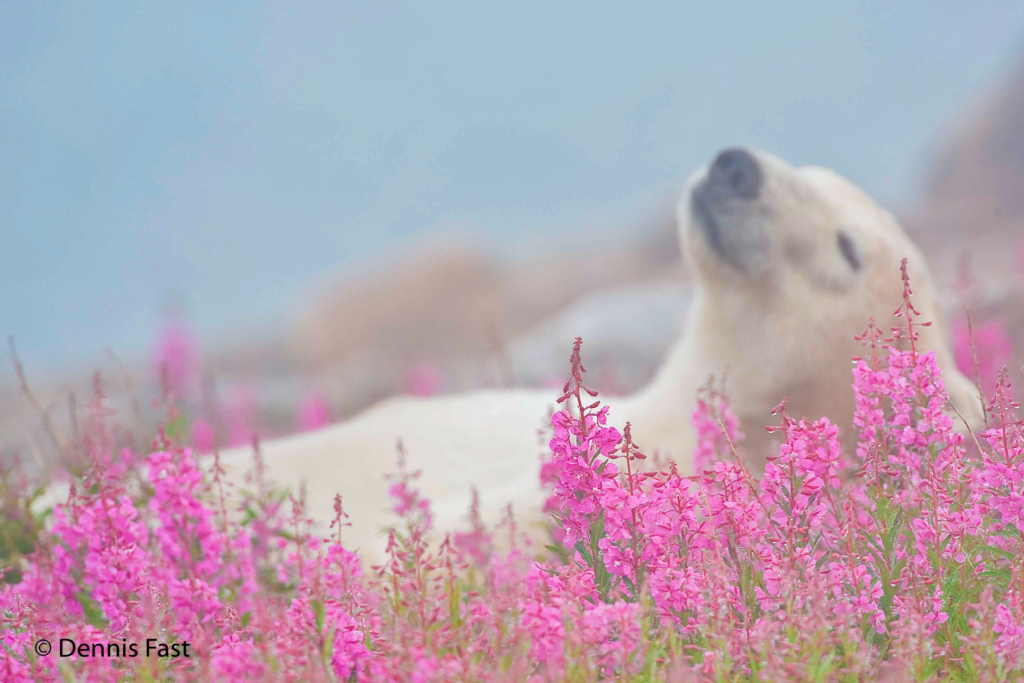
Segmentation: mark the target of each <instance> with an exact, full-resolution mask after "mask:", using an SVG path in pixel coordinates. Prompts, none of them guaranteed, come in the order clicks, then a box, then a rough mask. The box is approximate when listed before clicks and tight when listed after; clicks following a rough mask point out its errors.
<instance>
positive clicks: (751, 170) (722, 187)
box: [703, 147, 764, 201]
mask: <svg viewBox="0 0 1024 683" xmlns="http://www.w3.org/2000/svg"><path fill="white" fill-rule="evenodd" d="M763 184H764V173H763V172H762V171H761V165H760V164H759V163H757V159H755V158H754V155H753V154H751V153H750V152H748V151H747V150H745V149H743V148H741V147H731V148H729V149H723V150H722V151H721V152H719V153H718V156H717V157H715V161H714V163H713V164H711V168H709V169H708V176H707V179H706V180H705V182H704V183H703V185H704V189H703V192H704V193H706V194H709V195H712V196H710V197H708V198H707V199H709V200H712V201H713V200H716V199H717V200H719V201H720V200H723V199H757V196H758V195H759V194H760V193H761V186H762V185H763Z"/></svg>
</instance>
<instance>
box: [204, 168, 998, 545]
mask: <svg viewBox="0 0 1024 683" xmlns="http://www.w3.org/2000/svg"><path fill="white" fill-rule="evenodd" d="M678 227H679V238H680V240H681V243H682V246H683V252H684V254H685V258H686V260H687V262H688V263H689V266H690V268H691V270H692V273H693V275H694V277H695V280H696V292H695V294H694V298H693V300H692V302H691V304H690V308H689V310H688V312H687V315H686V318H685V320H686V322H685V329H684V334H683V336H682V339H681V340H680V341H679V342H678V343H677V344H676V345H675V347H674V348H673V350H672V351H671V352H670V353H669V354H668V357H667V358H666V360H665V362H664V364H663V366H662V367H661V369H660V370H659V372H658V373H657V374H656V376H655V378H654V379H653V381H652V382H651V383H650V384H649V386H647V388H645V389H644V390H642V391H641V392H639V393H638V394H636V395H633V396H628V397H618V398H616V397H604V396H602V399H604V400H605V403H606V404H608V405H610V406H611V418H612V422H613V423H614V424H617V425H619V426H621V425H622V424H624V423H625V421H626V420H629V421H630V422H632V425H633V429H632V433H633V435H634V438H635V440H636V441H637V442H638V443H639V444H640V445H641V446H642V447H643V448H644V450H645V451H646V452H648V453H650V452H652V451H655V450H657V451H659V452H660V453H661V454H663V455H664V456H667V457H670V458H672V459H673V460H674V461H675V462H676V463H677V464H678V466H679V468H680V470H681V471H689V470H692V467H693V463H692V452H693V448H694V445H695V435H694V432H693V429H692V427H691V422H690V413H691V410H692V406H693V404H694V399H695V396H696V393H697V390H698V388H699V387H700V386H702V385H703V384H705V383H706V382H707V380H708V378H709V376H713V375H715V376H722V375H725V376H727V377H728V387H729V393H730V397H731V400H732V406H733V409H734V411H735V412H736V413H737V415H738V416H739V417H740V419H741V421H742V422H743V424H744V425H745V426H746V433H747V435H748V438H747V442H746V452H747V453H749V454H750V457H751V459H752V461H753V462H754V464H755V466H756V465H757V464H758V462H759V461H761V462H763V455H764V453H765V449H766V448H767V447H768V445H769V441H768V440H769V439H770V438H771V437H770V436H768V435H767V434H766V433H765V431H764V430H763V429H761V428H760V427H761V426H762V425H765V424H768V423H769V422H770V421H771V420H772V418H771V416H770V412H771V410H772V408H773V407H774V406H775V405H776V404H777V403H778V402H779V400H780V399H781V398H782V397H783V396H787V397H788V406H789V411H790V413H791V414H793V415H806V416H808V417H818V416H822V415H825V416H828V417H829V418H831V419H832V420H833V421H835V422H836V423H838V424H839V425H840V426H841V427H844V428H845V430H846V432H847V433H849V431H850V425H851V421H852V415H853V395H852V391H851V389H850V384H851V373H850V368H851V361H850V359H851V357H852V356H855V355H858V354H860V353H862V352H863V349H862V347H861V346H860V345H859V344H858V342H857V341H856V340H855V339H854V336H855V335H858V334H860V333H862V332H863V331H864V329H865V327H866V324H867V321H868V319H869V318H872V317H873V318H875V320H876V321H877V322H878V325H879V326H880V327H881V328H882V329H883V330H885V329H887V326H888V325H890V324H891V325H895V324H898V323H897V322H896V321H895V320H893V310H894V309H895V308H896V306H897V305H898V303H899V302H900V301H901V297H902V282H901V279H900V262H901V259H903V258H904V257H906V258H908V259H909V264H910V277H911V282H912V284H913V287H914V291H915V298H914V305H915V307H916V308H917V309H918V310H919V311H921V312H922V314H923V316H924V319H928V320H931V321H933V325H932V326H931V327H927V328H922V329H921V337H920V341H919V347H920V348H923V349H926V350H934V351H935V352H936V353H937V355H938V361H939V364H940V366H941V367H942V368H943V370H944V372H945V378H946V385H947V388H948V390H949V392H950V396H951V402H952V403H953V404H954V405H955V406H956V407H957V408H958V409H959V411H960V412H961V413H963V414H965V415H969V416H971V418H970V419H976V418H977V417H978V416H980V402H979V398H978V396H977V392H976V391H975V389H974V387H973V386H972V384H971V383H970V382H969V381H968V380H967V379H966V378H965V377H963V376H962V375H961V374H960V373H958V372H957V371H956V370H955V368H954V365H953V362H952V357H951V353H950V350H949V347H948V345H947V341H946V336H945V335H946V333H945V325H944V324H943V321H942V314H941V311H940V306H939V302H938V300H937V297H936V293H935V291H934V287H933V284H932V281H931V277H930V275H929V273H928V270H927V267H926V265H925V261H924V257H923V256H922V255H921V253H920V252H919V251H918V249H917V247H916V246H915V245H914V244H913V243H912V242H911V241H910V239H909V238H908V237H907V236H906V234H905V233H904V232H903V230H902V229H901V227H900V226H899V224H898V223H897V221H896V220H895V219H894V218H893V216H892V215H890V214H889V213H888V212H886V211H885V210H883V209H881V208H880V207H878V206H877V205H876V204H875V203H874V202H873V201H872V200H871V199H870V198H869V197H868V196H867V195H866V194H865V193H864V192H862V191H861V190H859V189H858V188H856V187H855V186H853V185H852V184H851V183H849V182H848V181H846V180H844V179H843V178H842V177H840V176H839V175H837V174H835V173H833V172H831V171H829V170H827V169H824V168H820V167H813V166H808V167H802V168H794V167H792V166H790V165H789V164H787V163H786V162H784V161H783V160H781V159H779V158H777V157H775V156H772V155H771V154H767V153H765V152H762V151H756V150H752V149H742V148H732V149H726V150H724V151H722V152H721V153H720V154H718V155H717V157H716V158H715V159H714V160H713V162H712V163H711V164H709V165H708V166H707V167H705V168H702V169H700V170H699V171H697V172H696V173H695V174H694V175H693V176H692V177H691V178H690V180H689V181H688V183H687V185H686V188H685V190H684V191H683V194H682V198H681V201H680V203H679V208H678ZM571 342H572V340H571V339H566V351H567V352H568V350H569V347H570V344H571ZM585 350H586V346H585V345H584V358H585ZM567 369H568V368H567ZM555 398H556V397H555V396H554V395H553V392H551V391H531V390H496V391H480V392H475V393H470V394H465V395H455V396H440V397H434V398H426V399H423V398H408V397H404V398H393V399H390V400H387V401H384V402H382V403H380V404H378V405H376V406H374V407H371V408H370V409H368V410H366V411H365V412H363V413H361V414H359V415H357V416H356V417H354V418H352V419H351V420H349V421H347V422H344V423H342V424H337V425H334V426H331V427H327V428H324V429H321V430H319V431H315V432H309V433H305V434H300V435H297V436H293V437H289V438H284V439H280V440H276V441H271V442H267V443H264V444H263V445H262V449H261V450H262V457H263V461H264V466H265V473H266V476H267V477H268V478H269V479H271V480H274V481H276V482H278V483H281V484H285V485H288V486H290V487H292V488H293V490H294V489H297V488H298V487H299V486H300V484H304V486H305V491H306V504H307V511H308V513H309V514H310V516H311V517H312V518H313V519H314V521H316V522H318V523H321V524H324V525H325V526H326V524H327V523H328V522H329V521H330V520H331V519H332V518H333V516H334V511H333V499H334V497H335V494H338V493H340V494H341V496H342V498H343V504H344V509H345V510H346V512H347V513H348V514H349V515H350V522H351V526H350V527H348V528H346V529H345V531H344V537H343V539H344V542H345V543H346V545H347V546H349V547H353V548H355V547H358V548H360V549H361V551H362V553H363V554H364V557H367V558H368V559H370V560H374V559H379V558H380V556H381V553H382V550H383V545H384V540H383V536H382V535H381V529H382V527H383V526H385V525H386V524H387V523H389V522H391V521H393V519H394V518H393V517H392V516H391V515H390V513H389V512H388V508H389V501H388V498H387V494H386V491H387V483H386V481H385V474H386V473H388V472H392V471H393V470H394V467H395V462H396V455H395V453H396V442H397V441H398V440H399V439H401V441H402V442H403V443H404V446H405V449H406V451H407V458H408V461H407V464H408V467H409V468H410V469H415V470H421V471H422V478H421V479H420V480H419V481H418V486H419V488H420V489H421V490H422V492H423V493H424V494H425V495H426V496H427V497H428V498H430V499H431V501H432V503H433V506H434V507H433V511H434V520H435V533H442V532H446V531H451V530H453V529H456V528H460V527H462V526H463V525H464V523H463V518H464V517H465V515H466V511H467V509H468V506H469V500H470V491H471V487H473V486H475V487H477V488H478V490H479V491H480V499H481V502H482V506H483V510H484V518H485V521H489V522H492V523H493V522H494V521H495V520H496V518H497V517H498V514H499V511H500V510H501V509H502V508H503V507H504V506H505V505H506V504H507V503H509V502H511V503H513V505H514V509H515V513H516V516H517V518H518V519H519V520H520V524H521V526H522V524H523V522H524V518H525V522H526V523H527V524H529V523H536V522H539V521H540V518H541V503H542V500H543V498H544V494H543V492H542V491H541V490H540V487H539V484H538V472H539V463H540V456H541V454H542V453H543V451H544V450H545V449H544V446H543V445H542V444H541V443H540V441H539V439H538V429H539V428H541V427H542V426H543V425H544V423H545V420H546V419H547V418H548V417H549V415H550V412H551V411H552V410H553V409H554V403H555ZM251 462H252V454H251V449H245V448H243V449H235V450H232V451H228V452H226V453H224V454H223V456H222V463H223V465H224V467H225V469H226V470H227V472H228V477H229V478H230V479H233V480H234V481H235V482H237V483H241V482H242V473H243V472H244V471H245V470H247V469H248V468H250V467H251Z"/></svg>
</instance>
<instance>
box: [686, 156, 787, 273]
mask: <svg viewBox="0 0 1024 683" xmlns="http://www.w3.org/2000/svg"><path fill="white" fill-rule="evenodd" d="M692 183H693V184H692V185H691V187H692V189H691V191H690V193H689V212H688V213H689V219H690V221H692V222H693V223H695V224H696V226H697V227H698V228H699V232H700V233H701V234H702V235H703V238H704V241H705V243H706V245H707V246H708V247H710V249H711V251H713V252H714V253H715V254H716V255H717V256H718V258H719V259H721V260H722V261H725V262H726V263H728V264H729V265H731V266H732V267H733V268H735V269H736V270H738V271H741V272H747V273H749V272H751V271H756V270H758V266H759V264H761V263H762V262H763V261H764V259H765V257H766V255H767V248H768V243H767V242H768V240H767V235H766V234H765V226H764V220H763V212H762V211H761V209H760V208H759V207H758V204H760V202H759V201H758V200H759V199H760V196H761V190H762V188H763V186H764V183H765V177H764V169H763V168H762V164H761V162H760V161H759V160H758V159H757V157H756V156H755V155H754V154H753V153H751V152H750V151H748V150H746V149H742V148H739V147H732V148H728V149H725V150H722V151H721V152H720V153H719V154H718V156H717V157H715V160H714V162H712V164H711V166H710V167H708V168H707V170H706V171H704V172H703V173H702V174H700V175H699V176H698V177H696V178H695V179H694V181H692Z"/></svg>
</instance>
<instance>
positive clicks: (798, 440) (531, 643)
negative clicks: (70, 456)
mask: <svg viewBox="0 0 1024 683" xmlns="http://www.w3.org/2000/svg"><path fill="white" fill-rule="evenodd" d="M900 314H901V316H902V317H901V320H902V321H903V323H904V327H902V328H896V329H895V330H894V331H893V332H892V333H889V332H883V330H880V329H879V328H878V327H877V326H876V325H875V324H874V323H873V322H872V323H870V324H869V326H868V328H867V331H866V332H865V334H864V336H863V338H862V342H863V344H864V354H863V356H862V357H861V358H859V359H856V362H855V364H854V366H853V372H852V375H851V381H852V391H853V392H854V393H855V396H856V406H857V407H856V414H855V419H854V422H855V425H856V428H857V433H855V434H840V433H839V430H838V428H837V427H836V426H835V425H833V424H830V423H829V422H828V421H827V420H825V419H821V420H810V419H798V418H796V417H793V416H790V415H789V414H788V413H787V411H786V406H785V402H784V401H783V402H782V403H780V405H779V407H778V408H777V410H776V418H777V424H776V425H775V426H773V427H772V428H771V429H772V430H774V431H776V432H777V435H778V437H779V438H780V441H781V446H780V447H779V449H778V452H777V454H775V455H774V456H773V457H772V458H771V459H770V460H769V462H768V463H767V465H766V467H765V470H764V474H763V476H760V477H757V476H754V474H752V473H751V471H750V470H749V469H748V468H747V467H746V466H745V465H744V464H743V462H744V461H743V459H742V457H741V453H742V448H743V446H742V433H741V431H740V425H739V424H738V423H737V421H736V419H735V417H734V416H733V415H732V414H731V412H730V410H729V405H728V400H727V399H726V398H725V397H724V396H722V395H719V394H717V393H714V392H708V393H707V394H705V395H703V396H702V397H701V399H700V400H699V401H698V403H697V407H696V410H695V411H694V412H693V415H692V419H693V422H694V427H695V429H696V431H697V433H698V435H699V446H698V450H697V462H698V464H699V466H700V468H701V471H700V472H698V473H697V474H695V475H692V476H687V473H680V472H678V471H676V469H675V467H674V465H673V464H672V463H670V462H665V461H662V460H661V459H659V458H657V457H654V456H652V457H647V456H646V455H644V453H643V452H642V451H643V448H642V444H643V434H633V433H631V430H630V426H629V425H628V424H627V425H619V426H613V425H615V406H614V405H611V406H607V405H602V404H601V403H600V402H599V401H597V399H596V396H597V393H596V392H595V391H593V390H591V389H589V388H587V387H586V386H585V385H584V375H585V370H584V366H583V363H582V357H581V344H580V341H579V340H578V339H577V341H576V344H575V346H574V348H573V352H572V358H571V366H570V377H569V381H568V383H567V384H566V386H565V389H564V391H563V393H562V395H561V397H559V403H560V405H561V406H562V407H563V410H561V411H560V412H557V413H555V414H554V416H553V418H552V425H551V429H552V431H551V434H550V453H549V459H548V460H547V461H546V462H545V464H544V467H543V471H542V478H543V480H544V481H543V485H545V486H548V487H550V489H551V498H550V499H549V501H548V508H549V510H550V514H551V519H552V524H551V527H552V529H551V543H550V545H549V546H547V547H546V548H541V547H538V546H537V545H536V544H531V543H530V542H529V539H528V538H527V535H526V534H523V533H522V532H521V531H520V530H519V529H518V528H517V525H516V521H515V516H514V511H509V514H508V515H507V516H506V521H505V523H504V524H503V525H502V526H501V527H499V528H495V529H490V528H484V527H483V526H482V525H481V524H480V522H479V519H478V517H477V515H475V514H474V511H473V510H470V511H467V523H466V529H465V531H464V532H462V533H458V534H455V535H454V536H446V537H443V538H438V537H437V536H436V535H434V534H432V533H431V515H430V501H429V500H426V499H424V498H423V497H422V496H421V495H420V494H419V493H418V491H417V490H416V474H417V473H416V472H409V471H406V469H405V468H404V465H403V464H402V462H401V457H400V456H401V453H400V452H399V466H398V468H397V470H396V474H395V475H394V479H393V481H392V486H391V489H390V493H391V497H392V504H393V506H394V510H395V513H396V517H395V520H396V522H395V525H394V527H393V528H391V529H390V530H388V531H387V532H386V533H387V534H388V538H389V544H388V545H389V550H388V557H389V559H388V561H387V562H386V563H385V564H384V565H382V566H374V567H370V566H363V564H362V563H361V562H360V560H359V556H358V549H353V548H349V547H346V542H345V529H346V524H347V523H346V521H345V520H346V518H345V512H344V500H342V499H341V498H339V499H338V500H337V501H336V512H337V515H336V519H335V522H334V524H333V525H332V526H331V528H330V529H329V530H323V529H321V530H314V529H312V527H311V524H310V523H309V521H308V520H307V519H306V518H305V517H304V514H303V509H302V504H301V492H293V495H292V494H289V493H288V492H285V491H281V490H277V489H275V488H274V486H273V482H268V481H265V480H264V478H263V476H262V472H261V467H260V460H259V455H258V448H257V449H256V452H255V453H256V454H255V457H254V466H253V475H252V485H251V487H250V488H249V490H246V491H238V490H228V489H227V488H226V486H225V484H224V482H223V481H222V479H221V477H220V471H219V468H218V464H217V462H218V461H217V458H216V456H212V457H208V456H204V457H200V456H199V455H198V454H197V452H195V451H193V449H192V448H190V447H188V446H187V445H186V444H191V443H194V441H193V440H192V439H194V438H195V435H192V434H190V428H189V424H190V422H189V420H188V419H187V418H186V416H184V415H182V414H179V413H178V411H177V409H176V408H175V407H174V405H173V402H171V404H170V405H169V406H168V408H167V414H166V419H165V421H164V423H163V426H162V427H161V429H160V431H159V433H158V434H157V435H156V436H155V438H154V439H153V441H152V443H151V444H150V445H149V447H148V448H144V449H134V450H133V449H128V448H118V447H115V446H114V444H115V443H117V441H118V440H117V429H118V428H117V425H116V423H117V416H115V415H112V414H110V411H109V410H108V409H107V407H106V403H105V402H104V400H103V393H102V389H101V387H100V385H99V382H98V381H97V384H96V389H95V397H94V399H93V401H92V402H91V404H90V407H89V411H88V415H89V417H88V420H86V421H85V423H84V424H83V425H82V426H81V433H80V434H79V435H78V436H79V438H78V440H77V442H76V443H77V444H78V446H77V447H78V448H79V449H80V450H81V454H82V456H83V459H84V461H85V462H86V463H87V466H86V467H84V468H83V469H82V471H81V472H79V473H77V474H76V475H75V476H74V477H73V479H72V482H73V483H72V485H71V489H70V494H69V495H68V496H67V499H66V500H65V501H63V502H61V503H60V504H58V505H55V506H54V507H53V508H52V510H49V511H40V510H38V507H39V506H38V505H35V504H34V500H35V498H36V497H38V496H39V495H40V493H41V490H39V489H34V490H33V489H32V488H31V487H30V486H29V485H28V484H27V483H26V482H25V480H24V478H23V477H22V476H21V475H20V474H19V472H18V471H17V470H12V471H9V472H7V473H6V474H5V478H4V482H3V486H4V488H3V491H2V493H3V499H2V505H3V517H2V527H0V559H2V560H3V566H4V568H5V569H4V572H5V573H4V582H3V584H0V585H2V588H0V610H2V618H3V622H2V626H0V638H2V643H3V647H2V649H0V680H3V681H11V682H12V683H13V682H21V681H41V680H42V681H45V680H56V681H178V680H182V681H188V680H225V681H235V680H252V681H423V682H426V681H454V680H467V681H592V680H615V681H662V680H665V681H859V680H887V681H930V680H957V681H959V680H964V681H1002V680H1024V537H1022V530H1024V432H1022V421H1021V419H1020V414H1019V404H1018V403H1016V402H1015V401H1014V398H1013V392H1012V387H1011V383H1010V381H1009V379H1008V376H1009V375H1008V373H1007V371H1006V370H1005V369H1004V370H1002V371H1001V372H998V373H997V374H996V379H995V380H994V390H993V391H991V392H988V393H989V394H990V395H989V396H988V397H987V399H986V402H987V406H986V407H987V420H988V422H987V426H986V428H985V429H984V430H983V431H981V432H980V433H973V432H970V431H969V430H966V429H964V428H963V425H961V424H958V420H957V418H956V416H955V414H951V412H950V411H949V407H948V403H947V400H946V395H945V392H944V387H943V382H942V377H941V373H940V371H939V368H938V366H937V364H936V362H935V358H934V356H933V354H930V353H919V352H918V351H917V350H916V349H915V347H914V339H915V327H916V326H917V325H919V324H923V323H922V322H921V321H918V320H915V311H914V310H913V307H912V305H911V303H910V299H909V294H908V295H906V297H905V299H904V302H903V306H901V309H900ZM553 398H554V397H553ZM309 410H310V411H311V412H316V410H314V409H313V408H310V409H309ZM317 410H320V409H319V408H317ZM320 412H322V411H320ZM319 414H320V413H317V415H319ZM309 419H310V421H311V422H312V423H317V424H319V423H322V421H323V418H321V417H317V416H314V417H310V418H309ZM191 424H192V425H193V427H194V426H195V425H196V424H201V422H200V420H198V419H197V420H195V421H193V422H192V423H191ZM744 427H745V428H748V429H749V428H752V426H750V425H744ZM620 428H621V429H620ZM203 438H206V437H205V436H204V437H203ZM42 639H45V640H46V641H47V642H49V643H51V644H52V646H53V651H52V652H50V653H48V654H41V653H40V651H39V648H38V644H39V642H40V641H41V640H42ZM150 639H153V640H156V641H159V642H160V643H166V644H168V645H169V646H170V645H179V646H181V645H183V644H184V643H186V642H187V643H188V644H189V648H188V649H187V652H188V656H185V655H179V656H173V655H172V654H166V655H165V656H160V655H159V654H155V655H153V656H146V651H145V650H146V645H145V644H146V643H147V641H148V640H150ZM67 641H73V643H74V646H73V648H74V650H75V652H74V654H68V655H67V656H63V654H62V652H59V651H58V648H59V647H60V646H61V643H65V645H66V642H67ZM133 643H137V644H139V652H138V654H137V656H131V654H130V652H131V651H130V650H127V651H126V652H123V651H120V650H118V651H115V653H114V654H113V655H111V651H110V648H109V645H110V644H115V645H116V644H124V645H125V646H127V645H128V644H133ZM82 644H85V645H86V647H85V648H84V649H82V648H81V647H80V646H81V645H82ZM95 644H99V645H100V647H99V648H94V647H92V646H93V645H95ZM167 652H168V653H170V652H171V650H167ZM178 652H181V648H180V647H179V649H178Z"/></svg>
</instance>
